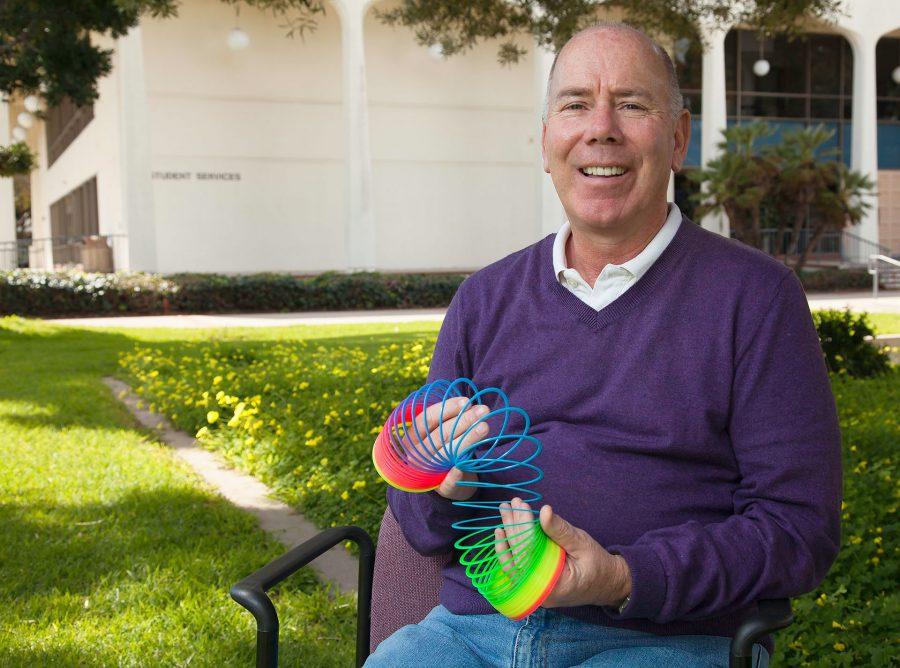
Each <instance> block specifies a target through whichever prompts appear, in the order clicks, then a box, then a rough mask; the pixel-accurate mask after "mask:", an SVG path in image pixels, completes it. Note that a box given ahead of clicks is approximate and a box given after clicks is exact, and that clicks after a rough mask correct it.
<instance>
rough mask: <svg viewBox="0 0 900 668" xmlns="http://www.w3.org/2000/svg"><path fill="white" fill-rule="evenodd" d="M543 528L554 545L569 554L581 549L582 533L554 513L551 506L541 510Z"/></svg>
mask: <svg viewBox="0 0 900 668" xmlns="http://www.w3.org/2000/svg"><path fill="white" fill-rule="evenodd" d="M541 528H542V529H543V530H544V533H545V534H547V536H548V537H549V538H550V540H552V541H553V542H554V543H556V544H557V545H559V546H560V547H561V548H562V549H564V550H565V551H566V552H568V553H569V554H572V553H573V552H577V551H578V549H579V548H580V547H581V544H582V540H581V535H580V533H579V532H578V531H577V530H576V529H575V527H573V526H572V525H571V524H569V523H568V522H566V521H565V520H564V519H563V518H562V517H560V516H559V515H557V514H556V513H555V512H553V508H551V507H550V506H544V507H543V508H541Z"/></svg>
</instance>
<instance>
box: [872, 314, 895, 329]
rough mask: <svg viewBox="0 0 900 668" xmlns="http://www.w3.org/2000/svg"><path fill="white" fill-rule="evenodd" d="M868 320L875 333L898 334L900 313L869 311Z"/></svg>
mask: <svg viewBox="0 0 900 668" xmlns="http://www.w3.org/2000/svg"><path fill="white" fill-rule="evenodd" d="M869 322H870V323H871V324H872V329H874V330H875V333H876V334H900V313H870V314H869Z"/></svg>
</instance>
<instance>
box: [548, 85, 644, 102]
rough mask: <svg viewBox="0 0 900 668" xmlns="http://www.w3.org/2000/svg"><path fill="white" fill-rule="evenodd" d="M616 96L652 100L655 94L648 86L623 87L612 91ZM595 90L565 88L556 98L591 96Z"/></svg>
mask: <svg viewBox="0 0 900 668" xmlns="http://www.w3.org/2000/svg"><path fill="white" fill-rule="evenodd" d="M612 93H613V95H614V96H615V97H640V98H644V99H646V100H652V99H653V96H652V95H651V94H650V91H648V90H647V89H646V88H621V89H618V90H614V91H612ZM591 95H593V92H592V91H591V89H590V88H580V87H570V88H563V89H561V90H560V91H559V92H557V93H556V97H555V98H554V99H556V100H561V99H564V98H569V97H590V96H591Z"/></svg>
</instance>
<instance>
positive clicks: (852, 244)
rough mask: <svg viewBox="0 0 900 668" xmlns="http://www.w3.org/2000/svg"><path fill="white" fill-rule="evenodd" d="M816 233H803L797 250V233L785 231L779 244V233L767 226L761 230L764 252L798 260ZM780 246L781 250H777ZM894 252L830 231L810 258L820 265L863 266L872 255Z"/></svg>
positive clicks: (818, 242) (861, 238)
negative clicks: (798, 256) (831, 263)
mask: <svg viewBox="0 0 900 668" xmlns="http://www.w3.org/2000/svg"><path fill="white" fill-rule="evenodd" d="M812 235H813V233H812V230H810V229H807V228H804V229H802V230H800V236H799V238H798V240H797V245H796V248H794V244H793V239H794V231H793V230H790V229H788V230H785V231H784V235H783V236H782V239H781V243H780V244H779V243H778V230H777V229H776V228H773V227H767V228H764V229H762V230H760V240H761V249H762V250H764V251H765V252H766V253H768V254H769V255H773V256H787V255H788V254H789V253H791V255H790V256H791V257H795V256H797V255H800V254H801V253H803V251H805V250H806V247H807V246H808V245H809V244H810V243H811V242H812ZM776 245H778V246H779V247H778V248H776ZM889 251H890V249H888V248H887V247H886V246H882V245H881V244H877V243H875V242H874V241H870V240H869V239H865V238H863V237H861V236H859V235H858V234H854V233H853V232H850V231H848V230H840V231H837V230H829V231H827V232H825V233H823V234H822V236H820V237H819V239H818V240H817V241H816V245H815V246H814V247H813V248H812V249H811V250H810V252H809V256H808V257H809V259H810V260H815V261H817V262H833V263H835V264H855V265H863V264H865V263H866V258H868V257H869V256H870V255H873V254H875V255H885V254H887V253H888V252H889Z"/></svg>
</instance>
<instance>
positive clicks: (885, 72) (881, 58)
mask: <svg viewBox="0 0 900 668" xmlns="http://www.w3.org/2000/svg"><path fill="white" fill-rule="evenodd" d="M898 67H900V37H882V38H881V39H880V40H878V44H877V45H876V46H875V94H876V96H877V105H878V168H879V169H900V83H897V82H896V81H894V69H895V68H898Z"/></svg>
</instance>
